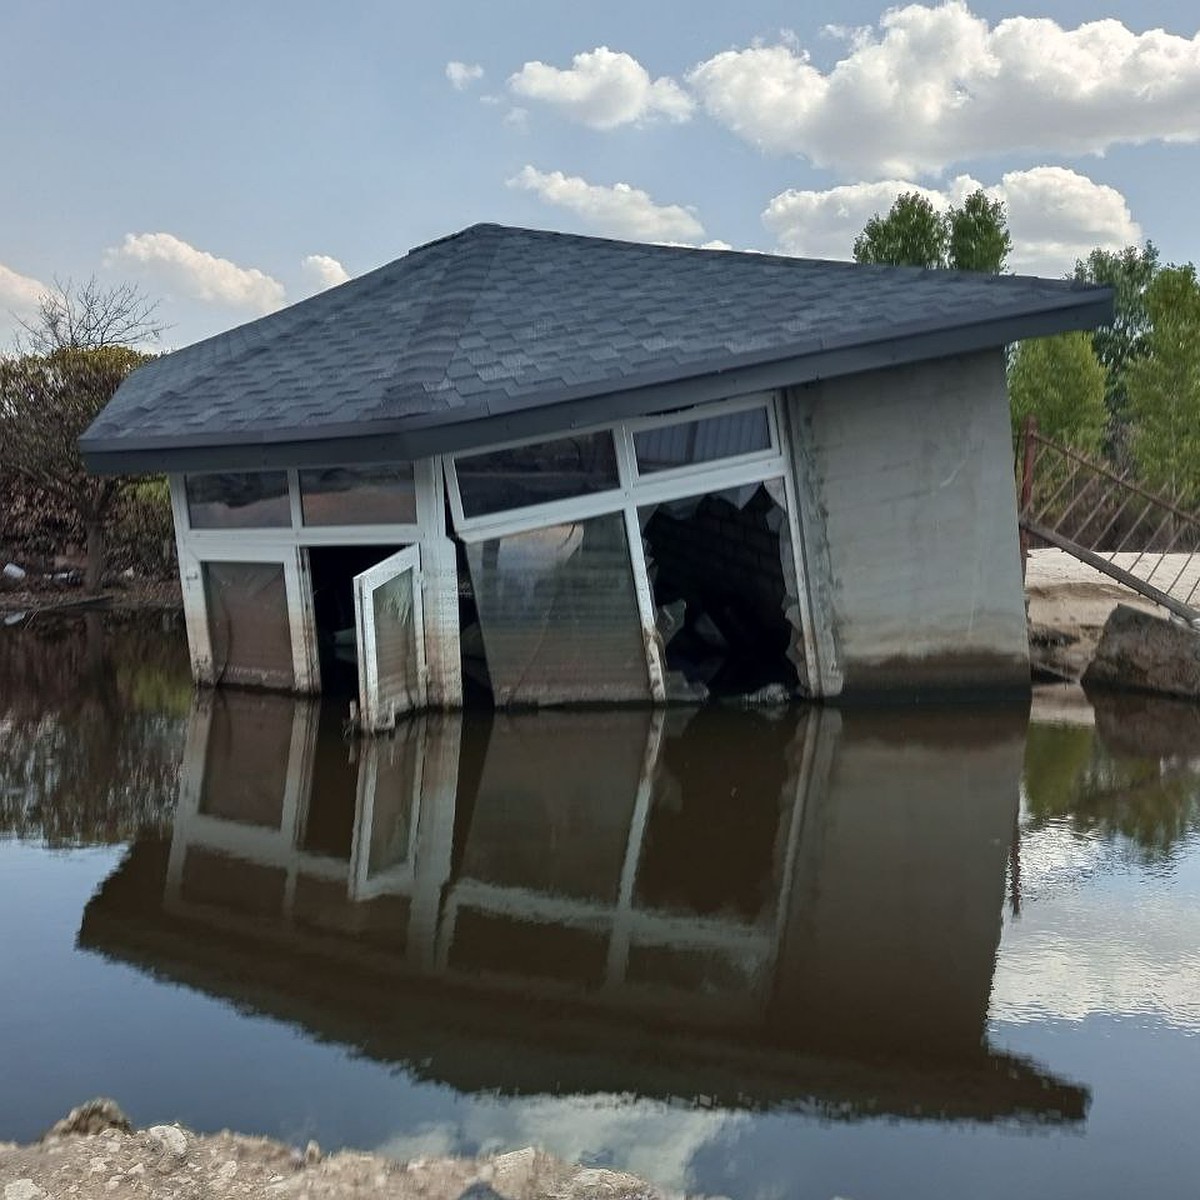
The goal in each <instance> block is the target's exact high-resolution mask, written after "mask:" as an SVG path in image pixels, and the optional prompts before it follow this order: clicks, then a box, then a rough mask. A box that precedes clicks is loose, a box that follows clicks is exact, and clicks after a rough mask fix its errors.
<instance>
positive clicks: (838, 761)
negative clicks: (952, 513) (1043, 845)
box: [81, 691, 1086, 1119]
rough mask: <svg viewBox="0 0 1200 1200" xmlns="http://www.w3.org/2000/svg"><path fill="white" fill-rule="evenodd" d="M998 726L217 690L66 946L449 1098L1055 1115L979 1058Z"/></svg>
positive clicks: (1063, 1113)
mask: <svg viewBox="0 0 1200 1200" xmlns="http://www.w3.org/2000/svg"><path fill="white" fill-rule="evenodd" d="M898 722H899V723H898ZM1022 730H1023V714H1021V713H1017V714H1015V715H1014V716H1013V717H1012V719H1011V720H1009V719H1007V718H1006V717H1004V716H1000V717H998V716H997V715H996V714H995V713H986V714H968V715H962V714H961V713H960V714H956V715H938V716H936V718H935V717H930V716H928V715H922V716H920V717H912V718H909V719H908V720H905V719H904V718H895V717H892V718H889V720H888V721H887V722H884V721H882V720H879V719H877V718H875V717H872V716H870V715H868V714H848V715H845V716H841V715H839V714H837V713H833V712H828V711H813V712H808V713H804V714H793V715H790V716H788V717H787V718H768V717H765V716H763V715H761V714H759V713H754V712H730V711H727V710H717V709H702V710H699V711H696V712H694V713H690V714H688V713H678V714H669V715H667V714H663V713H662V712H661V711H659V712H655V711H651V710H624V711H597V712H590V713H571V714H567V713H541V714H528V715H523V716H504V717H500V716H497V717H495V718H490V719H489V718H480V719H479V720H463V719H460V718H458V717H450V716H437V717H424V718H419V719H416V720H413V721H411V722H408V723H406V724H403V725H401V726H400V727H399V728H398V730H397V733H396V736H395V737H394V738H391V739H371V740H368V741H366V742H358V743H352V744H347V743H345V742H343V741H342V739H341V730H340V719H339V718H338V716H337V714H336V713H334V712H333V710H332V709H330V708H325V709H322V708H321V707H320V706H319V705H317V704H315V703H313V702H307V701H292V700H288V699H282V698H277V697H270V696H264V695H249V694H239V693H236V692H232V691H224V692H218V693H210V694H208V695H206V696H204V697H202V698H201V699H200V700H199V701H198V702H197V706H196V708H195V710H194V712H193V715H192V719H191V725H190V736H189V744H188V750H187V755H186V760H185V769H184V781H183V785H182V789H181V800H180V805H179V811H178V815H177V818H176V823H175V828H174V834H173V836H172V838H171V841H170V844H169V845H166V844H164V843H162V842H154V841H146V842H142V843H138V844H136V845H135V846H134V848H133V849H132V850H131V852H130V854H129V856H128V858H127V859H126V861H125V862H124V863H123V864H122V866H121V867H120V868H119V869H118V871H117V872H115V873H114V875H113V876H112V878H110V879H109V880H108V881H107V882H106V884H105V885H104V887H103V888H102V889H101V892H100V893H99V894H98V895H97V897H96V898H95V899H94V900H93V901H92V902H91V903H90V904H89V906H88V909H87V912H86V914H85V919H84V925H83V931H82V934H81V939H82V941H83V943H84V944H85V945H88V946H91V947H94V948H96V949H99V950H101V951H102V952H104V953H107V954H112V955H116V956H118V957H121V958H124V959H128V960H132V961H135V962H138V963H140V964H142V965H144V966H146V967H148V968H150V969H152V970H154V971H155V972H156V973H162V974H166V975H169V976H171V977H174V978H177V979H180V980H182V981H185V982H187V983H189V984H192V985H193V986H196V987H199V988H201V989H203V990H205V991H208V992H210V993H213V994H216V995H220V996H226V997H228V998H229V999H231V1000H233V1001H235V1002H237V1003H240V1004H244V1005H247V1006H250V1007H252V1008H254V1009H257V1010H260V1011H263V1012H266V1013H269V1014H272V1015H275V1016H278V1017H282V1018H285V1019H290V1020H294V1021H297V1022H299V1023H300V1024H302V1025H303V1026H304V1027H305V1028H307V1029H308V1030H310V1031H311V1032H312V1033H313V1034H315V1035H316V1036H319V1037H323V1038H332V1039H336V1040H339V1041H344V1042H346V1043H349V1044H352V1045H354V1046H356V1047H359V1048H361V1049H362V1050H363V1051H364V1052H365V1053H367V1054H369V1055H372V1056H375V1057H378V1058H380V1059H384V1060H388V1061H403V1062H405V1063H407V1064H408V1065H409V1067H410V1069H412V1070H414V1071H416V1072H418V1073H424V1074H427V1075H430V1076H432V1077H435V1078H439V1079H442V1080H445V1081H446V1082H449V1083H451V1084H453V1085H455V1086H457V1087H460V1088H462V1089H465V1090H475V1089H499V1090H502V1091H507V1090H512V1091H535V1092H536V1091H572V1092H574V1091H588V1090H593V1089H601V1090H615V1091H636V1092H639V1093H644V1094H650V1095H659V1096H675V1097H683V1098H689V1097H696V1096H701V1095H702V1096H705V1097H709V1098H713V1099H716V1100H719V1101H720V1102H722V1103H729V1104H737V1105H752V1106H764V1105H774V1104H797V1103H799V1104H812V1105H816V1106H818V1107H819V1108H821V1109H822V1110H824V1111H828V1112H830V1113H836V1114H839V1115H842V1116H853V1115H869V1114H871V1113H875V1112H887V1113H898V1114H904V1115H925V1116H943V1117H946V1116H949V1117H964V1118H976V1119H988V1118H994V1117H1003V1116H1021V1117H1033V1118H1040V1119H1071V1118H1078V1117H1080V1116H1081V1115H1082V1113H1083V1111H1084V1107H1085V1105H1086V1094H1085V1093H1084V1092H1082V1091H1081V1090H1079V1089H1077V1088H1074V1087H1071V1086H1069V1085H1066V1084H1064V1083H1060V1082H1058V1081H1055V1080H1053V1079H1051V1078H1049V1077H1047V1076H1044V1075H1043V1074H1041V1073H1040V1072H1039V1071H1038V1070H1037V1069H1036V1068H1035V1067H1033V1066H1032V1065H1031V1064H1028V1063H1025V1062H1022V1061H1018V1060H1015V1059H1011V1058H1008V1057H1006V1056H1004V1055H1002V1054H999V1053H997V1052H995V1051H993V1050H991V1049H990V1048H989V1047H988V1046H987V1045H986V1040H985V1034H986V1019H987V1003H988V994H989V989H990V986H991V979H992V967H993V959H994V954H995V950H996V946H997V942H998V939H999V933H1000V919H1001V907H1002V902H1003V891H1004V881H1005V861H1006V856H1007V853H1008V847H1009V839H1010V837H1011V833H1012V828H1013V821H1014V818H1015V814H1016V804H1017V780H1018V775H1019V771H1020V766H1021V758H1022V751H1023V734H1022Z"/></svg>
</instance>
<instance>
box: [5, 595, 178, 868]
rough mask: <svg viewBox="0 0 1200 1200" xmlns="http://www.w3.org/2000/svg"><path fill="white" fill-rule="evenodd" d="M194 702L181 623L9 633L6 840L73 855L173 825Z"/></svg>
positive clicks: (97, 624) (89, 621)
mask: <svg viewBox="0 0 1200 1200" xmlns="http://www.w3.org/2000/svg"><path fill="white" fill-rule="evenodd" d="M191 694H192V682H191V673H190V670H189V668H188V662H187V650H186V646H185V645H184V644H183V641H182V622H181V620H179V619H178V618H172V617H167V618H165V619H163V618H160V619H158V620H154V621H150V622H144V621H143V622H134V621H130V622H120V623H114V622H109V623H107V624H105V623H103V622H102V619H101V617H100V615H99V614H98V613H89V614H87V615H86V616H84V617H80V618H75V619H72V620H57V621H53V620H52V621H46V622H45V623H43V624H42V625H37V626H34V627H32V628H30V629H27V630H19V629H16V628H0V834H2V833H15V834H18V835H20V836H23V837H29V838H40V839H42V840H44V841H45V842H47V843H48V844H50V845H53V846H69V845H95V844H98V843H112V842H121V841H127V840H129V839H130V838H132V837H134V836H135V835H136V834H137V833H138V831H139V830H142V829H145V828H147V827H148V826H154V825H159V826H161V827H162V828H169V810H170V805H171V802H172V800H173V798H174V794H175V787H176V780H177V778H178V772H179V756H180V748H181V745H182V742H183V734H184V729H185V725H186V717H187V713H188V708H189V704H190V702H191Z"/></svg>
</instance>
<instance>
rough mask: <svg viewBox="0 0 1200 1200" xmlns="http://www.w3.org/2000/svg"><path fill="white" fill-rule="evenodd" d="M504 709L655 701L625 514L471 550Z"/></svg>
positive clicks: (556, 527)
mask: <svg viewBox="0 0 1200 1200" xmlns="http://www.w3.org/2000/svg"><path fill="white" fill-rule="evenodd" d="M467 560H468V563H469V565H470V569H471V582H472V584H473V586H474V591H475V603H476V606H477V608H478V610H479V621H480V625H481V627H482V630H483V641H484V647H485V651H486V654H487V663H488V671H489V673H490V675H491V680H492V686H493V689H494V691H495V698H496V703H497V704H499V705H510V704H516V705H523V704H531V705H536V704H569V703H573V702H576V703H577V702H600V703H621V702H632V701H648V700H649V699H650V684H649V675H648V671H647V667H646V650H645V643H644V639H643V635H642V627H641V621H640V617H639V613H638V605H637V595H636V592H635V590H634V583H633V571H632V567H631V566H630V561H629V547H628V545H627V543H626V539H625V519H624V517H623V515H622V514H620V513H612V514H609V515H606V516H601V517H594V518H592V519H590V520H586V521H574V522H569V523H565V524H560V525H551V526H548V527H546V528H542V529H535V530H531V531H529V532H527V533H517V534H509V535H507V536H504V537H497V538H492V539H489V540H487V541H483V542H477V543H475V544H474V545H471V546H468V547H467Z"/></svg>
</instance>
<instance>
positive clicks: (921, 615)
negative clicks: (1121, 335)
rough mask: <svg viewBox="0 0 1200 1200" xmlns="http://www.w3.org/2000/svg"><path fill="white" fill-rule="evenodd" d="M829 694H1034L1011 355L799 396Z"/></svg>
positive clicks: (804, 512)
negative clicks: (1007, 365)
mask: <svg viewBox="0 0 1200 1200" xmlns="http://www.w3.org/2000/svg"><path fill="white" fill-rule="evenodd" d="M787 412H788V420H789V426H790V433H791V438H792V445H793V453H794V460H795V462H796V472H797V486H798V490H799V494H800V497H801V519H802V523H803V528H804V540H805V565H806V570H807V575H808V581H809V589H810V597H811V603H812V611H813V621H814V624H815V626H816V627H817V628H816V629H815V631H814V632H815V635H816V636H815V641H816V643H817V645H818V647H819V649H820V658H821V662H820V664H819V669H820V672H821V677H822V685H823V686H822V691H823V692H824V694H825V695H828V696H835V695H838V694H841V695H845V696H847V697H849V696H854V695H869V694H871V693H889V692H892V693H894V692H897V691H908V690H912V691H937V690H941V689H947V690H956V689H975V688H977V689H981V690H982V689H992V688H1025V687H1028V684H1029V647H1028V637H1027V633H1026V625H1025V602H1024V591H1023V588H1022V583H1021V568H1020V554H1019V548H1018V539H1017V514H1016V497H1015V489H1014V482H1013V472H1012V449H1011V437H1010V433H1009V415H1008V413H1009V408H1008V394H1007V389H1006V386H1005V379H1004V363H1003V353H1002V351H1001V350H1000V349H996V350H990V351H986V352H983V353H979V354H973V355H969V356H964V357H959V358H951V359H939V360H936V361H932V362H927V363H918V364H915V365H913V366H905V367H897V368H894V369H891V370H887V371H877V372H872V373H870V374H866V375H860V376H855V377H851V378H847V379H837V380H831V381H829V382H825V383H820V384H815V385H810V386H806V387H803V388H796V389H792V390H791V391H790V392H789V394H788V398H787Z"/></svg>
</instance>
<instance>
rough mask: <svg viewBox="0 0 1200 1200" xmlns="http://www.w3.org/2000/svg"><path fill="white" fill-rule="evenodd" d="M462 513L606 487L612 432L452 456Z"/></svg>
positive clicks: (612, 461)
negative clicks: (485, 452)
mask: <svg viewBox="0 0 1200 1200" xmlns="http://www.w3.org/2000/svg"><path fill="white" fill-rule="evenodd" d="M454 469H455V472H456V474H457V475H458V490H459V492H460V493H461V494H462V503H463V512H464V513H465V514H466V515H467V516H468V517H481V516H484V515H485V514H487V513H495V512H503V511H504V510H505V509H509V508H525V507H527V506H528V505H530V504H545V503H547V502H548V501H550V500H566V499H568V498H569V497H572V496H587V495H590V494H592V493H593V492H606V491H609V490H610V489H612V488H615V487H616V486H617V483H618V480H617V456H616V451H615V450H614V448H613V440H612V434H611V433H609V432H608V431H607V430H606V431H605V432H603V433H589V434H587V435H585V436H581V437H573V438H563V439H562V440H560V441H556V442H540V443H538V444H537V445H536V446H514V447H513V448H512V449H511V450H493V451H491V452H490V453H488V454H473V455H471V456H470V457H469V458H459V459H456V460H455V463H454Z"/></svg>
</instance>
